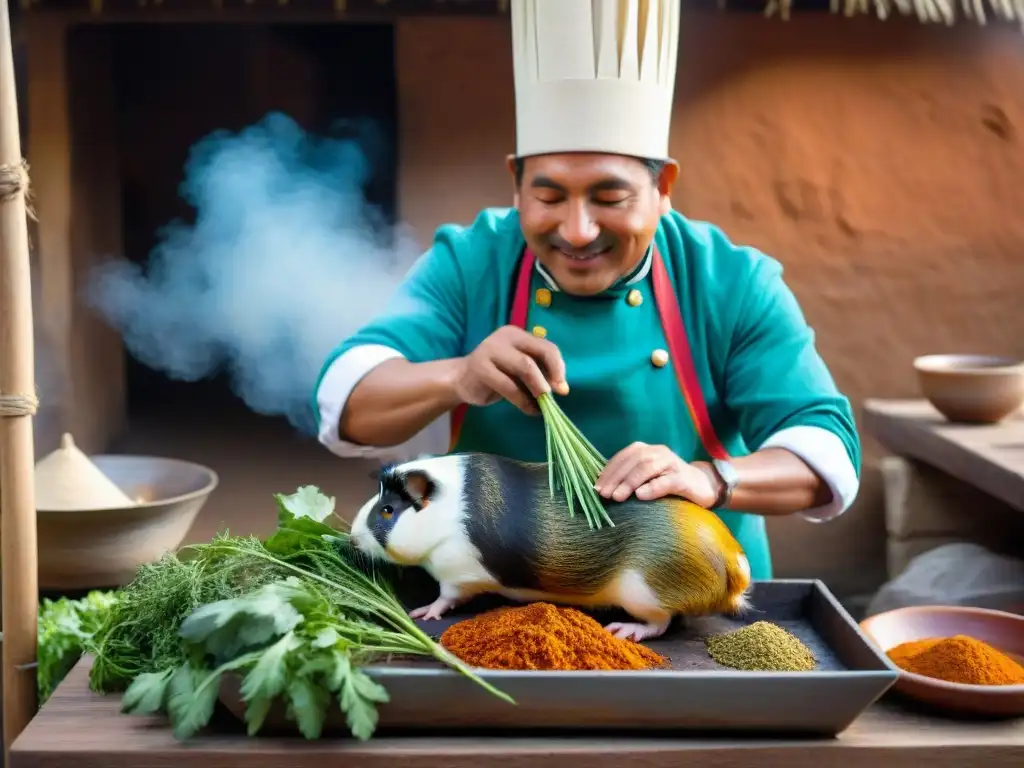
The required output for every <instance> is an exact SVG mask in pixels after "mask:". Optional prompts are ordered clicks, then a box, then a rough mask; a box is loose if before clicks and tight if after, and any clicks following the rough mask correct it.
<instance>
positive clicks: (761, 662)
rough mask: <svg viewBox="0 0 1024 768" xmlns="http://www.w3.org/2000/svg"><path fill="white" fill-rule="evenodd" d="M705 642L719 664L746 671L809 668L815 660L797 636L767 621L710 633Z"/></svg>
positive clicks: (789, 670) (807, 670) (806, 670)
mask: <svg viewBox="0 0 1024 768" xmlns="http://www.w3.org/2000/svg"><path fill="white" fill-rule="evenodd" d="M704 644H705V645H706V646H707V649H708V653H709V654H711V658H713V659H714V660H715V661H717V662H718V663H719V664H722V665H723V666H726V667H732V668H733V669H742V670H746V671H748V672H754V671H757V672H809V671H810V670H812V669H814V666H815V664H816V663H817V661H816V660H815V658H814V654H813V653H811V651H810V649H808V647H807V646H806V645H804V644H803V643H802V642H800V639H799V638H797V637H796V636H795V635H792V634H790V633H789V632H787V631H786V630H784V629H783V628H782V627H780V626H777V625H775V624H772V623H771V622H768V621H757V622H754V623H753V624H751V625H749V626H746V627H743V628H742V629H737V630H735V631H733V632H726V633H725V634H722V635H716V636H714V637H709V638H707V639H705V641H704Z"/></svg>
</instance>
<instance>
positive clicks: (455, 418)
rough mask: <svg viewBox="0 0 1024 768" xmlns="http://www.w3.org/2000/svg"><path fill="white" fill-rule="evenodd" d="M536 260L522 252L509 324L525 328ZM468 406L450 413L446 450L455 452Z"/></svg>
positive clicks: (459, 407) (526, 252) (527, 252)
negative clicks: (449, 434) (449, 433)
mask: <svg viewBox="0 0 1024 768" xmlns="http://www.w3.org/2000/svg"><path fill="white" fill-rule="evenodd" d="M536 261H537V258H536V257H535V256H534V255H533V251H531V250H530V249H529V248H527V249H526V250H525V251H524V252H523V258H522V261H521V262H520V264H519V274H518V276H517V277H516V290H515V293H514V294H512V310H511V311H510V312H509V324H510V325H518V326H519V327H520V328H526V317H527V314H528V313H529V311H530V281H531V279H532V278H533V265H534V264H535V263H536ZM467 410H469V406H467V405H466V404H465V403H463V404H462V405H460V406H458V407H457V408H456V409H455V410H453V411H452V415H451V422H450V423H451V427H450V430H449V431H450V432H451V437H450V439H449V441H448V450H449V451H453V450H455V444H456V443H457V442H458V441H459V435H460V434H461V433H462V422H463V420H464V419H465V418H466V411H467Z"/></svg>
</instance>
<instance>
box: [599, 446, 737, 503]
mask: <svg viewBox="0 0 1024 768" xmlns="http://www.w3.org/2000/svg"><path fill="white" fill-rule="evenodd" d="M595 486H596V488H597V492H598V493H600V494H601V495H602V496H603V497H604V498H606V499H614V500H615V501H625V500H626V499H628V498H629V497H630V495H631V494H633V493H635V494H636V497H637V498H638V499H640V500H642V501H651V500H653V499H660V498H662V497H663V496H680V497H682V498H684V499H688V500H689V501H692V502H693V503H694V504H699V505H701V506H702V507H709V508H710V507H711V506H712V505H713V504H714V503H715V501H716V500H717V499H718V492H719V487H718V486H719V483H718V481H717V480H716V479H715V477H714V475H713V474H711V473H709V472H704V471H703V470H701V469H700V468H698V467H696V466H694V465H693V464H689V463H687V462H685V461H683V460H682V459H681V458H679V457H678V456H676V454H675V453H673V452H672V451H671V450H670V449H669V448H668V447H667V446H664V445H648V444H647V443H633V444H632V445H630V446H627V447H626V448H623V449H622V450H621V451H619V452H618V453H617V454H615V455H614V456H612V458H611V459H610V460H609V461H608V464H607V465H606V466H605V468H604V470H603V471H602V472H601V474H600V475H599V476H598V478H597V483H595Z"/></svg>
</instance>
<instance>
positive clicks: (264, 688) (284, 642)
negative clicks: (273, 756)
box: [241, 632, 301, 735]
mask: <svg viewBox="0 0 1024 768" xmlns="http://www.w3.org/2000/svg"><path fill="white" fill-rule="evenodd" d="M300 645H301V642H300V640H299V638H298V637H296V636H295V635H294V634H292V633H291V632H289V633H288V634H286V635H285V636H284V637H282V638H281V639H280V640H278V641H277V642H276V643H274V644H273V645H272V646H270V647H269V648H266V649H265V650H264V651H263V652H262V653H261V654H260V657H259V660H258V661H257V662H256V664H254V665H253V667H252V669H250V670H249V673H248V674H247V675H246V676H245V679H244V680H242V687H241V694H242V699H243V700H244V701H245V722H246V725H247V730H248V732H249V734H250V735H253V734H255V733H256V732H257V731H258V730H259V729H260V727H261V726H262V725H263V720H264V719H265V718H266V716H267V713H268V712H269V711H270V705H271V703H272V702H273V700H274V698H275V697H276V696H279V695H280V694H281V693H282V692H283V691H284V690H285V688H286V687H287V685H288V681H289V677H290V676H289V674H288V671H289V670H288V656H289V654H291V652H292V651H294V650H295V649H296V648H298V647H299V646H300Z"/></svg>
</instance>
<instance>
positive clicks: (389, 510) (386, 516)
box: [380, 506, 395, 520]
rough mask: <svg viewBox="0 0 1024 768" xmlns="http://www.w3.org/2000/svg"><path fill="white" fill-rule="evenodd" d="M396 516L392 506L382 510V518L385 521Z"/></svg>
mask: <svg viewBox="0 0 1024 768" xmlns="http://www.w3.org/2000/svg"><path fill="white" fill-rule="evenodd" d="M394 514H395V510H393V509H392V508H391V507H390V506H385V507H381V508H380V516H381V517H383V518H384V519H385V520H390V519H391V516H392V515H394Z"/></svg>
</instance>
